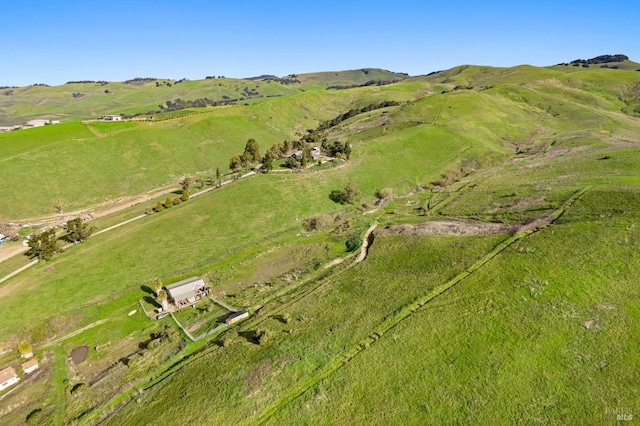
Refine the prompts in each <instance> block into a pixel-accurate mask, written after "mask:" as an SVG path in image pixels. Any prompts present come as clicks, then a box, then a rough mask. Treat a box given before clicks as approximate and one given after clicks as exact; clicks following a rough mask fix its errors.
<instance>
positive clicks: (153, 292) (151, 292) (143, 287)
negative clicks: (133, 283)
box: [140, 285, 156, 296]
mask: <svg viewBox="0 0 640 426" xmlns="http://www.w3.org/2000/svg"><path fill="white" fill-rule="evenodd" d="M140 290H142V291H144V292H145V293H147V294H150V295H152V296H155V295H156V292H155V290H153V289H152V288H151V287H149V286H147V285H141V286H140Z"/></svg>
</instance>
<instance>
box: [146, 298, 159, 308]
mask: <svg viewBox="0 0 640 426" xmlns="http://www.w3.org/2000/svg"><path fill="white" fill-rule="evenodd" d="M143 300H144V301H145V302H147V303H148V304H150V305H151V306H153V307H154V308H160V307H162V305H161V304H159V303H158V301H157V300H156V299H155V298H154V297H152V296H145V297H144V298H143Z"/></svg>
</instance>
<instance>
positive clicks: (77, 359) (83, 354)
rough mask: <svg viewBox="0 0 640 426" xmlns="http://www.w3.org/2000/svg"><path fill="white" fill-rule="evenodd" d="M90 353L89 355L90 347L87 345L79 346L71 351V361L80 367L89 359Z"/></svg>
mask: <svg viewBox="0 0 640 426" xmlns="http://www.w3.org/2000/svg"><path fill="white" fill-rule="evenodd" d="M88 353H89V346H87V345H84V346H78V347H77V348H75V349H74V350H72V351H71V361H73V363H74V364H75V365H78V364H80V363H81V362H84V360H85V359H87V354H88Z"/></svg>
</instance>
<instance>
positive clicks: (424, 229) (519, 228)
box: [379, 215, 552, 237]
mask: <svg viewBox="0 0 640 426" xmlns="http://www.w3.org/2000/svg"><path fill="white" fill-rule="evenodd" d="M551 220H552V218H551V216H549V215H545V216H541V217H539V218H537V219H535V220H533V221H529V222H526V223H520V224H516V225H510V224H505V223H481V222H475V223H469V222H463V221H454V220H451V221H444V220H436V221H430V222H423V223H420V224H418V225H411V224H403V225H391V226H389V227H388V228H385V229H383V230H382V231H380V232H379V235H380V236H384V235H394V234H395V235H407V236H409V235H417V236H428V235H457V236H462V237H466V236H472V235H496V234H517V233H518V232H524V231H530V230H534V229H538V228H541V227H543V226H546V225H548V224H550V223H551Z"/></svg>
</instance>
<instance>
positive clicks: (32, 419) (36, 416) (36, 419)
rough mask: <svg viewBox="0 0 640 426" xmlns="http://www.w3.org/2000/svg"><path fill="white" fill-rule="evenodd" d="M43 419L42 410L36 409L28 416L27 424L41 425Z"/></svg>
mask: <svg viewBox="0 0 640 426" xmlns="http://www.w3.org/2000/svg"><path fill="white" fill-rule="evenodd" d="M41 419H42V408H36V409H34V410H32V411H31V412H30V413H29V414H28V415H27V418H26V419H25V422H26V423H27V424H28V425H35V424H38V423H40V420H41Z"/></svg>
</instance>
